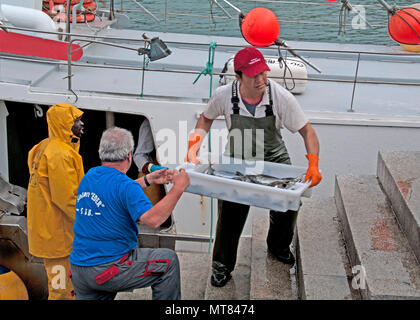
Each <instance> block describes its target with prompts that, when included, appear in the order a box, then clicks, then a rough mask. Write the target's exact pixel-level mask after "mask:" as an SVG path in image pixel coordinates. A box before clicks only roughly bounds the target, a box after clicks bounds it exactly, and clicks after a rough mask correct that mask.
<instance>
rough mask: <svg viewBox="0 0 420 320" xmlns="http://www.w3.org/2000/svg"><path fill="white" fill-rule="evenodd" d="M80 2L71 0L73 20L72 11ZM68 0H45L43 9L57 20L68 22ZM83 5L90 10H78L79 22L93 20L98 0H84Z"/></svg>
mask: <svg viewBox="0 0 420 320" xmlns="http://www.w3.org/2000/svg"><path fill="white" fill-rule="evenodd" d="M79 3H80V0H71V2H70V12H71V15H70V21H71V22H72V21H73V17H72V11H73V7H74V6H75V5H77V4H79ZM66 7H67V0H44V1H43V8H42V11H43V12H45V13H46V14H48V15H49V16H50V17H51V18H52V19H53V20H54V21H55V22H66V20H67V14H66V11H67V10H66ZM83 7H84V9H85V10H87V11H88V12H87V13H86V14H85V13H83V12H81V10H77V11H76V13H77V22H78V23H83V22H85V21H87V22H91V21H93V20H94V19H95V11H96V8H97V4H96V1H94V0H85V1H83Z"/></svg>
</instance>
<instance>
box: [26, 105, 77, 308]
mask: <svg viewBox="0 0 420 320" xmlns="http://www.w3.org/2000/svg"><path fill="white" fill-rule="evenodd" d="M82 114H83V112H82V111H81V110H79V109H78V108H76V107H74V106H72V105H70V104H56V105H54V106H52V107H50V108H49V109H48V111H47V123H48V138H46V139H44V140H42V141H41V142H40V143H38V144H37V145H35V146H34V147H33V148H32V149H31V150H30V151H29V154H28V166H29V173H30V180H29V186H28V200H27V219H28V221H27V223H28V242H29V252H30V253H31V254H32V255H33V256H36V257H40V258H43V259H44V266H45V270H46V272H47V276H48V290H49V296H48V299H49V300H62V299H74V294H73V285H72V283H71V281H70V279H69V275H68V272H69V270H70V265H69V261H68V258H69V255H70V252H71V250H72V241H73V223H74V220H75V204H76V195H77V188H78V186H79V183H80V181H81V180H82V178H83V176H84V169H83V162H82V157H81V156H80V154H79V147H80V137H81V135H82V134H83V122H82V121H81V116H82Z"/></svg>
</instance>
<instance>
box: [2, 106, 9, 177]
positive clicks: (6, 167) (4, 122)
mask: <svg viewBox="0 0 420 320" xmlns="http://www.w3.org/2000/svg"><path fill="white" fill-rule="evenodd" d="M8 115H9V113H8V112H7V108H6V104H5V103H4V101H0V173H1V174H2V176H3V177H4V178H5V179H6V181H9V161H8V153H7V116H8Z"/></svg>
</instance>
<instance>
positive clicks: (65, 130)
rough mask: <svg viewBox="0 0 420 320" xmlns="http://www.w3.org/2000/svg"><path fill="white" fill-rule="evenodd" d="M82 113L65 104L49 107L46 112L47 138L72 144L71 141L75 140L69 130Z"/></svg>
mask: <svg viewBox="0 0 420 320" xmlns="http://www.w3.org/2000/svg"><path fill="white" fill-rule="evenodd" d="M82 114H83V111H81V110H79V109H77V108H76V107H75V106H73V105H71V104H67V103H59V104H55V105H53V106H52V107H50V108H49V109H48V111H47V123H48V136H49V137H50V138H56V139H60V140H63V141H64V142H66V143H68V144H72V143H71V140H72V139H73V138H77V139H78V140H79V138H78V137H76V136H75V135H74V134H73V132H72V131H71V128H72V127H73V124H74V120H76V119H77V118H79V117H81V116H82Z"/></svg>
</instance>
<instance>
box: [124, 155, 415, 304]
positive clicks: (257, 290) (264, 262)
mask: <svg viewBox="0 0 420 320" xmlns="http://www.w3.org/2000/svg"><path fill="white" fill-rule="evenodd" d="M302 201H303V206H302V208H301V210H300V212H299V216H298V220H297V232H296V234H295V238H294V240H293V244H292V249H293V251H294V252H295V253H296V258H297V263H296V264H295V266H292V267H290V266H288V265H284V264H282V263H280V262H278V261H276V260H275V259H274V258H273V257H271V255H270V254H269V253H267V246H266V243H265V238H266V234H267V230H268V224H269V219H268V214H267V216H263V217H258V216H257V217H254V220H253V230H252V236H251V237H248V238H246V237H243V238H241V241H240V246H239V252H238V261H237V265H236V268H235V271H234V272H233V273H232V279H231V280H230V281H229V282H228V284H227V285H226V286H225V287H223V288H215V287H212V286H211V284H210V275H211V255H209V254H208V253H198V252H183V251H178V256H179V259H180V265H181V280H182V296H183V299H185V300H203V299H205V300H248V299H251V300H257V299H265V300H290V299H292V300H296V299H308V300H324V299H328V300H360V299H420V264H419V261H420V231H419V230H420V152H415V151H407V152H401V151H398V152H383V151H381V152H379V154H378V166H377V176H376V175H352V174H345V175H338V176H336V181H335V194H334V197H325V198H321V197H312V198H310V199H307V198H303V199H302ZM116 299H120V300H122V299H151V289H150V288H146V289H138V290H134V291H133V292H131V293H128V292H121V293H119V294H118V295H117V298H116Z"/></svg>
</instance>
